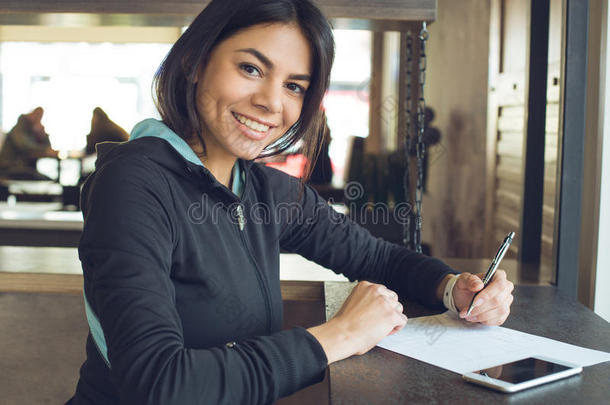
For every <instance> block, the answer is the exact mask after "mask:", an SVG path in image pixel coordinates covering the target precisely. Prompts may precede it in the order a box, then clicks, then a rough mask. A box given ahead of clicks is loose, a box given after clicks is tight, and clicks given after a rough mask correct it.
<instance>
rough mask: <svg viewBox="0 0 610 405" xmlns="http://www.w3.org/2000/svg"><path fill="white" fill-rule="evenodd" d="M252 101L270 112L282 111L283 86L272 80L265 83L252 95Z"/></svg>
mask: <svg viewBox="0 0 610 405" xmlns="http://www.w3.org/2000/svg"><path fill="white" fill-rule="evenodd" d="M252 103H253V104H254V105H255V106H257V107H259V108H262V109H264V110H266V111H268V112H270V113H279V112H282V86H281V85H280V84H278V83H274V82H271V81H270V82H268V83H265V84H264V85H262V86H261V87H259V88H258V89H257V91H256V92H255V93H254V95H253V96H252Z"/></svg>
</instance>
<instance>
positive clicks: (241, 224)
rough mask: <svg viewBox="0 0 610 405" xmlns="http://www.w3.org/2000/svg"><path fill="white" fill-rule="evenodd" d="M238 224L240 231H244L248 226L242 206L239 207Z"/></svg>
mask: <svg viewBox="0 0 610 405" xmlns="http://www.w3.org/2000/svg"><path fill="white" fill-rule="evenodd" d="M237 223H238V224H239V230H240V231H243V230H244V225H245V224H246V218H245V217H244V209H243V207H242V206H241V205H238V206H237Z"/></svg>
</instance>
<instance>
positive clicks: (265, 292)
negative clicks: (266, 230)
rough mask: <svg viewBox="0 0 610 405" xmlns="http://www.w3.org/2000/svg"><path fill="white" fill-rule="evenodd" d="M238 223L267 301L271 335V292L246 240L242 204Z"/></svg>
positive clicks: (240, 233) (239, 207) (268, 328)
mask: <svg viewBox="0 0 610 405" xmlns="http://www.w3.org/2000/svg"><path fill="white" fill-rule="evenodd" d="M237 223H238V227H239V232H238V233H239V235H240V237H241V240H242V242H243V244H244V246H245V248H246V252H247V253H248V257H249V258H250V261H251V262H252V263H253V264H254V268H255V270H256V278H257V279H258V283H259V284H260V286H261V288H262V289H263V299H264V301H265V307H266V309H267V330H268V333H271V318H272V312H271V302H270V299H269V291H268V287H267V284H266V283H265V282H264V281H263V274H262V271H261V269H260V267H259V265H258V263H257V261H256V259H255V258H254V255H253V254H252V249H251V248H250V244H249V243H248V240H247V239H246V236H245V235H244V232H243V230H244V227H245V223H246V218H245V217H244V211H243V206H242V204H239V205H238V206H237Z"/></svg>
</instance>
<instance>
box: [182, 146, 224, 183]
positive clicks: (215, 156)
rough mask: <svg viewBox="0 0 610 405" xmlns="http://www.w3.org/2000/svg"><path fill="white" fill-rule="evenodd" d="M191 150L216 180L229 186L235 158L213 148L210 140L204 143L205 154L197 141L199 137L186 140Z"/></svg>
mask: <svg viewBox="0 0 610 405" xmlns="http://www.w3.org/2000/svg"><path fill="white" fill-rule="evenodd" d="M187 143H188V144H189V146H190V147H191V149H193V152H195V154H196V155H197V157H198V158H199V159H200V160H201V163H202V164H203V165H204V166H205V167H206V169H208V170H209V171H210V172H211V173H212V174H213V175H214V177H215V178H216V180H218V181H219V182H220V183H222V184H223V185H224V186H226V187H227V188H231V184H230V183H231V174H232V172H233V166H234V165H235V161H236V158H235V157H234V156H228V155H226V154H224V153H222V151H221V150H214V149H215V148H214V144H213V143H211V142H207V143H206V152H207V153H206V154H205V155H204V153H203V147H202V146H201V143H200V142H199V139H192V141H191V142H188V141H187Z"/></svg>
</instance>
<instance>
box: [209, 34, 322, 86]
mask: <svg viewBox="0 0 610 405" xmlns="http://www.w3.org/2000/svg"><path fill="white" fill-rule="evenodd" d="M248 48H253V49H256V50H257V51H259V52H260V53H262V54H263V55H265V56H266V57H267V58H268V59H269V60H270V61H271V62H272V63H273V65H274V67H275V69H277V70H282V71H285V72H286V73H289V74H292V73H297V74H301V73H303V74H311V69H312V57H311V54H312V50H311V46H310V44H309V41H307V39H306V38H305V36H304V35H303V33H302V31H301V29H300V28H299V27H298V26H296V25H293V24H264V25H255V26H252V27H248V28H245V29H243V30H240V31H238V32H237V33H235V34H234V35H232V36H230V37H229V38H227V39H225V40H224V41H223V42H222V43H221V44H219V45H218V47H217V48H216V50H215V53H216V52H218V53H222V54H225V55H226V54H235V55H242V56H243V55H244V53H243V52H236V51H237V50H239V49H248Z"/></svg>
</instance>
